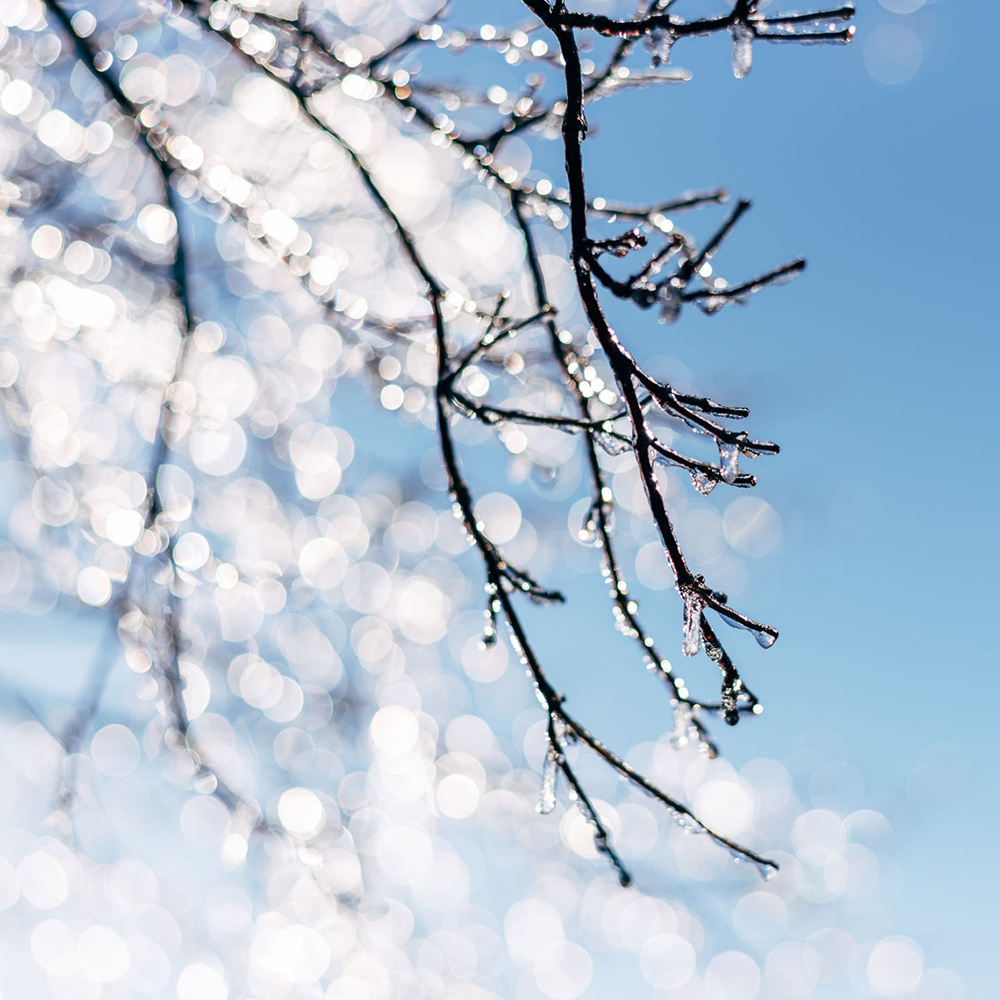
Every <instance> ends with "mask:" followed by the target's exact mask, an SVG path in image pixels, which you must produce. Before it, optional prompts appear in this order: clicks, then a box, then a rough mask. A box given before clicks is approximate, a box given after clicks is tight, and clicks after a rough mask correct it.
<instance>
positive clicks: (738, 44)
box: [729, 21, 753, 80]
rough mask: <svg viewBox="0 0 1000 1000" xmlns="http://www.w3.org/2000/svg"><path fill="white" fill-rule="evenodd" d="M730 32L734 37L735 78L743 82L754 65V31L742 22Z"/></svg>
mask: <svg viewBox="0 0 1000 1000" xmlns="http://www.w3.org/2000/svg"><path fill="white" fill-rule="evenodd" d="M729 30H730V31H731V32H732V35H733V76H735V77H736V79H737V80H742V79H743V78H744V77H745V76H746V75H747V73H749V72H750V67H751V65H752V64H753V31H751V30H750V28H748V27H747V26H746V25H745V24H743V23H742V22H740V21H737V22H736V23H735V24H734V25H733V26H732V28H730V29H729Z"/></svg>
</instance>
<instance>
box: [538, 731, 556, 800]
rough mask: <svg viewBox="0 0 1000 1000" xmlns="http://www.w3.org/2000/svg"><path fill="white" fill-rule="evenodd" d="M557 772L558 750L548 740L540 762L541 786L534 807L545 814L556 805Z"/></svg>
mask: <svg viewBox="0 0 1000 1000" xmlns="http://www.w3.org/2000/svg"><path fill="white" fill-rule="evenodd" d="M558 773H559V751H558V750H557V749H556V747H555V744H554V743H553V742H552V740H549V741H548V744H547V748H546V751H545V761H544V762H543V764H542V787H541V788H540V789H539V792H538V805H537V806H535V809H536V810H537V811H538V812H540V813H541V814H542V815H543V816H547V815H548V814H549V813H550V812H552V810H553V809H555V807H556V775H557V774H558Z"/></svg>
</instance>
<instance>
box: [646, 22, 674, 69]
mask: <svg viewBox="0 0 1000 1000" xmlns="http://www.w3.org/2000/svg"><path fill="white" fill-rule="evenodd" d="M673 44H674V36H673V34H671V32H669V31H656V30H655V29H654V30H653V31H651V32H650V33H649V34H648V35H647V36H646V47H647V48H648V49H649V50H650V52H651V53H652V55H651V56H650V64H651V65H652V67H653V68H654V69H656V67H657V66H661V65H663V64H664V63H668V62H670V49H671V48H672V46H673Z"/></svg>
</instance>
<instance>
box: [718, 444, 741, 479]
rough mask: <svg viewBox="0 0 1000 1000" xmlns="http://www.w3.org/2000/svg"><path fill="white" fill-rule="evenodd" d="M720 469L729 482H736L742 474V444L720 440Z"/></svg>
mask: <svg viewBox="0 0 1000 1000" xmlns="http://www.w3.org/2000/svg"><path fill="white" fill-rule="evenodd" d="M719 471H720V472H721V473H722V478H723V479H724V480H725V481H726V482H727V483H735V482H736V477H737V476H738V475H739V474H740V446H739V444H738V443H730V442H729V441H720V442H719Z"/></svg>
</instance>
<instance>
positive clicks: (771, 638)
mask: <svg viewBox="0 0 1000 1000" xmlns="http://www.w3.org/2000/svg"><path fill="white" fill-rule="evenodd" d="M716 610H717V611H718V612H719V615H720V617H721V618H722V620H723V621H724V622H725V623H726V624H727V625H728V626H729V627H730V628H740V629H744V630H745V631H747V632H750V633H752V634H753V637H754V638H755V639H756V640H757V645H758V646H760V647H762V648H763V649H770V647H771V646H773V645H774V644H775V642H776V641H777V638H778V632H777V630H776V629H773V628H771V626H770V625H762V626H757V627H754V626H753V625H747V624H746V623H745V622H743V621H740V619H739V618H733V617H730V614H732V612H731V611H730V614H726V610H725V609H722V608H716Z"/></svg>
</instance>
